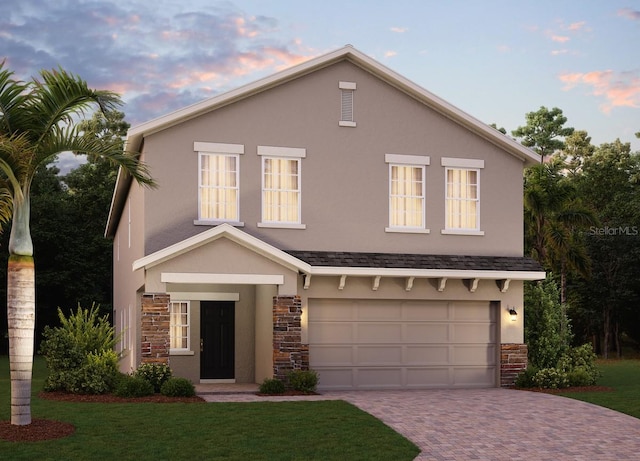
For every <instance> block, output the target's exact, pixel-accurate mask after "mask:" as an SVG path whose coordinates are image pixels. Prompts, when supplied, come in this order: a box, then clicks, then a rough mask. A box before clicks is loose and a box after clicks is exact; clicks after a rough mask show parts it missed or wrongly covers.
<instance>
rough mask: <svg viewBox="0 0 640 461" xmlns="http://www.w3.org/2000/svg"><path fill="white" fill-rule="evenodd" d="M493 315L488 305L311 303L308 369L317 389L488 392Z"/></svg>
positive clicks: (491, 379)
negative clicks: (316, 380)
mask: <svg viewBox="0 0 640 461" xmlns="http://www.w3.org/2000/svg"><path fill="white" fill-rule="evenodd" d="M322 310H326V312H320V311H322ZM496 311H497V309H495V308H492V307H491V306H490V303H489V302H485V303H477V302H444V301H434V302H429V301H388V300H387V301H385V300H364V301H363V300H314V299H311V300H310V301H309V306H308V319H309V323H308V335H309V360H310V366H311V367H312V368H313V369H315V370H316V371H318V374H319V377H320V381H319V388H320V389H349V388H351V389H387V388H431V387H440V388H442V387H492V386H495V385H496V377H497V376H496V369H497V367H496V362H497V344H496V338H497V334H496V329H497V321H496V318H497V312H496Z"/></svg>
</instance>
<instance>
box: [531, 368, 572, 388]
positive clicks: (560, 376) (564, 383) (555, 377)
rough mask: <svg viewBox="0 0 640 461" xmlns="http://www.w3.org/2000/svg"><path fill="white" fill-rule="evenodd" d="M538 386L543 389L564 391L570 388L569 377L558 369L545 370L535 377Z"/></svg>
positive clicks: (534, 380)
mask: <svg viewBox="0 0 640 461" xmlns="http://www.w3.org/2000/svg"><path fill="white" fill-rule="evenodd" d="M533 382H534V383H535V385H536V386H538V387H541V388H543V389H562V388H565V387H569V377H568V376H567V374H566V373H565V372H564V371H562V370H560V369H558V368H543V369H542V370H539V371H538V372H537V373H536V374H535V375H534V376H533Z"/></svg>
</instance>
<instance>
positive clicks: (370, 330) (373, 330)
mask: <svg viewBox="0 0 640 461" xmlns="http://www.w3.org/2000/svg"><path fill="white" fill-rule="evenodd" d="M356 335H357V338H356V341H357V343H358V344H362V343H374V344H376V343H383V344H393V343H398V342H401V341H402V325H401V324H399V323H387V322H381V323H358V324H357V333H356Z"/></svg>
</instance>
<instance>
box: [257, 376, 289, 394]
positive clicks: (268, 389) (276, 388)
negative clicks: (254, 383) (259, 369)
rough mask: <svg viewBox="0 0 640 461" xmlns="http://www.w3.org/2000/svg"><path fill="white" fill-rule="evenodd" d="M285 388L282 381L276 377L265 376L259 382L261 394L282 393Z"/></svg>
mask: <svg viewBox="0 0 640 461" xmlns="http://www.w3.org/2000/svg"><path fill="white" fill-rule="evenodd" d="M284 390H285V387H284V383H283V382H282V381H280V380H279V379H278V378H265V379H264V381H262V384H260V389H259V392H260V393H261V394H282V393H283V392H284Z"/></svg>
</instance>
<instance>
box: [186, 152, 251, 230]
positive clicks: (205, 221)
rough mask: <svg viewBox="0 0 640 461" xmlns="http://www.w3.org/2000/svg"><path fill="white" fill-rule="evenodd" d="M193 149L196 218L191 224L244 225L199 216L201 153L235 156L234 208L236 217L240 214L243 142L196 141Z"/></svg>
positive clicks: (232, 221) (238, 222)
mask: <svg viewBox="0 0 640 461" xmlns="http://www.w3.org/2000/svg"><path fill="white" fill-rule="evenodd" d="M193 150H194V151H195V152H197V153H198V219H194V220H193V224H194V225H196V226H217V225H218V224H222V223H228V224H230V225H232V226H235V227H244V222H242V221H238V220H225V219H202V217H201V216H200V211H201V209H202V208H201V202H200V200H201V196H200V187H201V184H200V180H201V178H202V156H203V155H224V156H227V157H235V158H236V184H237V190H238V193H237V196H236V209H237V210H238V217H239V216H240V155H242V154H244V144H227V143H217V142H199V141H196V142H194V143H193Z"/></svg>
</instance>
